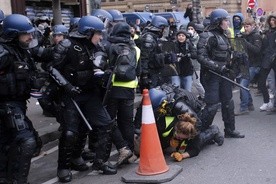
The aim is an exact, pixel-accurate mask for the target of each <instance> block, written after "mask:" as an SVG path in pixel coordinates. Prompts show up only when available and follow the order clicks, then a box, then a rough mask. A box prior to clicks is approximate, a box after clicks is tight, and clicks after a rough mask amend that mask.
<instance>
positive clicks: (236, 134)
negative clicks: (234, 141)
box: [224, 129, 245, 138]
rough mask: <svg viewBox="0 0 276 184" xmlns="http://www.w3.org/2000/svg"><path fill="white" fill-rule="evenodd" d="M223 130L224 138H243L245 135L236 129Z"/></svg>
mask: <svg viewBox="0 0 276 184" xmlns="http://www.w3.org/2000/svg"><path fill="white" fill-rule="evenodd" d="M224 132H225V134H224V137H225V138H244V137H245V136H244V135H243V134H241V133H240V132H238V131H236V130H228V129H225V130H224Z"/></svg>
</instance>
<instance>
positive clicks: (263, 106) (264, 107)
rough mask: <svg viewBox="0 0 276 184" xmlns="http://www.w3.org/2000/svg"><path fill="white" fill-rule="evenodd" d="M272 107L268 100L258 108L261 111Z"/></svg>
mask: <svg viewBox="0 0 276 184" xmlns="http://www.w3.org/2000/svg"><path fill="white" fill-rule="evenodd" d="M272 107H273V104H272V102H268V103H264V104H263V105H262V106H261V107H260V110H261V111H267V110H269V109H271V108H272Z"/></svg>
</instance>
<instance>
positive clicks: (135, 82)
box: [112, 46, 141, 88]
mask: <svg viewBox="0 0 276 184" xmlns="http://www.w3.org/2000/svg"><path fill="white" fill-rule="evenodd" d="M134 48H135V50H136V62H138V61H139V59H140V54H141V50H140V49H139V48H138V47H137V46H135V47H134ZM137 85H138V78H137V77H136V79H135V80H133V81H128V82H121V81H115V74H114V75H113V76H112V86H116V87H124V88H136V87H137Z"/></svg>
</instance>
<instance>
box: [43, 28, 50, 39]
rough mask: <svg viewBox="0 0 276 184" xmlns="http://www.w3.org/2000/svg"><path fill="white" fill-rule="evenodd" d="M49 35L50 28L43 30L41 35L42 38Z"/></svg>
mask: <svg viewBox="0 0 276 184" xmlns="http://www.w3.org/2000/svg"><path fill="white" fill-rule="evenodd" d="M50 33H51V28H50V27H46V28H45V29H44V34H43V36H45V37H49V35H50Z"/></svg>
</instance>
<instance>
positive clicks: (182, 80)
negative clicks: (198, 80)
mask: <svg viewBox="0 0 276 184" xmlns="http://www.w3.org/2000/svg"><path fill="white" fill-rule="evenodd" d="M172 84H173V85H175V86H179V87H180V88H182V89H186V90H188V91H190V92H191V91H192V84H193V76H192V75H188V76H172Z"/></svg>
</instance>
